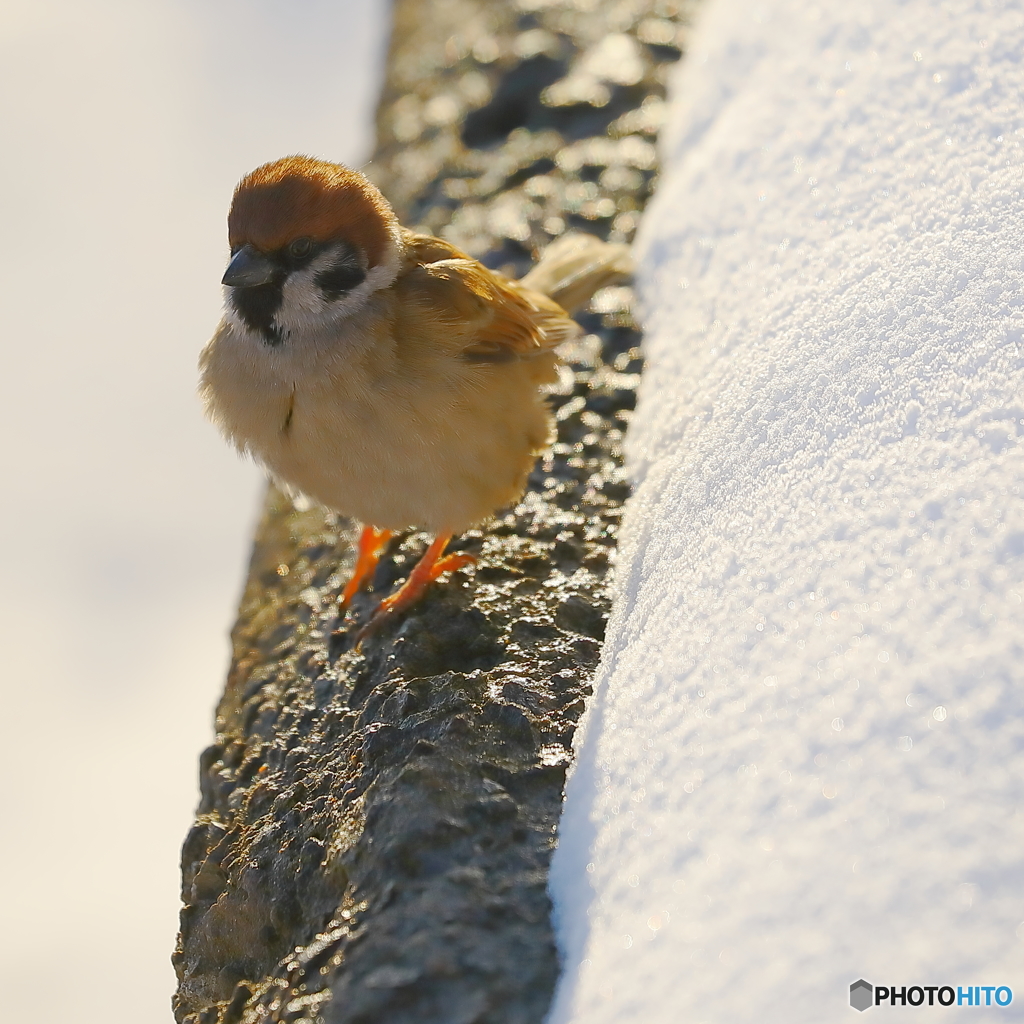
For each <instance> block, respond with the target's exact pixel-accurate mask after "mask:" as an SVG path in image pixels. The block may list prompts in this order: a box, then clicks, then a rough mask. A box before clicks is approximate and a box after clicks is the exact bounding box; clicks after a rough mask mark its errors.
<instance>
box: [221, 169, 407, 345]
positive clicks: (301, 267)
mask: <svg viewBox="0 0 1024 1024" xmlns="http://www.w3.org/2000/svg"><path fill="white" fill-rule="evenodd" d="M228 241H229V243H230V245H231V262H230V263H229V264H228V269H227V271H226V272H225V274H224V277H223V280H222V283H223V284H224V285H226V286H227V307H228V312H229V315H232V314H233V315H234V316H235V317H237V318H238V319H239V320H241V321H242V323H244V324H245V326H246V327H248V328H249V329H250V330H251V331H253V332H255V333H256V334H258V335H259V336H260V337H261V338H262V339H263V341H264V342H266V343H267V344H268V345H279V344H281V343H282V342H284V341H286V340H287V339H288V338H289V337H291V336H293V335H295V334H301V333H303V332H309V331H320V330H324V329H325V328H329V327H330V326H331V324H333V323H334V322H336V321H337V320H339V319H341V318H344V317H348V316H351V315H352V314H353V313H354V312H356V311H357V310H359V309H360V308H362V307H363V306H364V305H365V304H366V302H367V300H368V299H369V297H370V296H371V294H372V293H373V292H375V291H377V290H379V289H381V288H387V287H389V286H390V285H391V284H392V282H393V281H394V279H395V276H396V274H397V273H398V264H399V258H400V249H401V236H400V231H399V227H398V221H397V219H396V218H395V214H394V211H393V210H392V209H391V207H390V206H389V205H388V202H387V200H386V199H385V198H384V197H383V196H382V195H381V194H380V192H379V191H378V190H377V188H375V187H374V185H372V184H371V183H370V182H369V181H368V180H367V179H366V177H365V176H364V175H362V174H360V173H359V172H358V171H353V170H350V169H349V168H347V167H343V166H342V165H341V164H331V163H327V162H325V161H323V160H314V159H313V158H311V157H306V156H289V157H285V158H284V159H282V160H275V161H274V162H273V163H269V164H264V165H263V166H262V167H257V168H256V170H255V171H253V172H252V173H251V174H248V175H246V176H245V177H244V178H243V179H242V180H241V181H240V182H239V184H238V187H237V188H236V189H235V196H234V199H233V200H232V203H231V212H230V213H229V214H228Z"/></svg>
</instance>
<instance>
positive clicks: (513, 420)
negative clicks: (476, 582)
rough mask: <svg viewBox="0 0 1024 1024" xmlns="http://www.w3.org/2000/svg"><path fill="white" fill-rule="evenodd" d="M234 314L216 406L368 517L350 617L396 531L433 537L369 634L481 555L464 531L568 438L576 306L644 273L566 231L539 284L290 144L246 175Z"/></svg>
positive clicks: (348, 595)
mask: <svg viewBox="0 0 1024 1024" xmlns="http://www.w3.org/2000/svg"><path fill="white" fill-rule="evenodd" d="M228 241H229V244H230V248H231V258H230V262H229V264H228V267H227V271H226V272H225V274H224V277H223V280H222V284H223V285H224V290H225V303H224V315H223V318H222V320H221V322H220V324H219V325H218V327H217V329H216V332H215V333H214V336H213V338H212V340H211V341H210V342H209V344H208V345H207V346H206V348H205V349H204V350H203V352H202V355H201V356H200V373H201V381H200V394H201V396H202V399H203V402H204V404H205V407H206V412H207V414H208V415H209V417H210V418H211V419H212V420H213V422H214V423H215V424H216V425H217V426H218V427H219V428H220V430H221V431H222V433H223V434H224V435H225V436H226V437H227V438H228V439H229V440H230V441H231V442H233V443H234V445H235V446H236V447H237V448H238V449H239V450H240V451H241V452H242V453H245V454H248V455H250V456H252V457H253V458H255V460H256V461H257V462H259V463H261V464H262V465H263V466H264V467H265V468H266V469H267V470H268V471H269V473H270V474H271V475H272V476H273V477H275V478H277V479H278V480H279V481H281V482H283V483H284V484H285V485H287V486H289V487H290V488H292V489H294V490H297V491H300V492H302V493H304V494H306V495H307V496H308V497H310V498H312V499H314V500H316V501H318V502H320V503H321V504H323V505H325V506H327V507H328V508H331V509H333V510H335V511H337V512H340V513H342V514H344V515H346V516H349V517H351V518H353V519H355V520H358V521H359V522H361V523H363V524H364V526H363V530H362V534H361V536H360V538H359V542H358V546H357V553H356V562H355V568H354V570H353V572H352V575H351V578H350V579H349V580H348V583H347V584H346V586H345V588H344V590H343V591H342V593H341V596H340V598H339V615H341V616H343V615H344V613H345V610H346V608H347V607H348V605H349V602H350V601H351V600H352V598H353V596H354V595H355V594H356V593H357V592H358V591H359V590H360V589H361V588H362V587H363V585H364V584H365V583H366V582H367V580H369V579H370V577H371V576H372V574H373V571H374V569H375V567H376V565H377V562H378V561H379V559H380V558H381V555H382V553H383V550H384V548H385V546H386V544H387V541H388V539H389V538H390V537H391V536H392V534H393V533H395V532H397V531H400V530H404V529H407V528H410V527H415V528H418V529H421V530H424V531H426V532H428V533H430V534H431V535H433V537H434V538H435V539H434V540H433V542H432V543H431V544H430V545H429V547H428V548H427V550H426V552H425V553H424V555H423V556H422V558H421V559H420V560H419V562H418V563H417V564H416V566H415V567H414V568H413V570H412V572H411V573H410V575H409V577H408V578H407V580H406V581H405V582H404V583H403V584H402V586H401V587H400V588H399V589H398V590H397V592H396V593H394V594H392V595H391V596H389V597H387V598H386V599H385V600H383V601H381V603H380V604H379V605H378V607H377V609H376V610H375V612H374V613H373V615H372V617H371V618H370V620H369V622H368V623H367V625H366V626H365V627H364V628H363V630H362V631H361V632H360V633H359V635H358V637H357V642H361V641H362V639H363V638H364V637H365V636H366V635H368V634H369V633H370V632H372V631H373V630H375V629H376V628H378V627H379V626H380V625H381V623H382V622H384V621H386V620H387V619H388V618H389V617H391V616H394V615H395V614H397V613H399V612H401V611H403V610H404V609H406V608H408V607H409V606H410V605H412V604H413V603H414V602H415V601H417V600H418V599H419V598H420V597H421V596H422V594H423V592H424V591H425V589H426V588H427V587H428V586H429V584H430V583H431V582H432V581H434V580H436V579H437V578H438V577H439V576H441V575H442V574H444V573H447V572H451V571H453V570H456V569H459V568H462V567H463V566H465V565H467V564H469V563H471V562H472V561H473V559H472V557H471V556H469V555H466V554H447V555H446V554H445V553H444V551H445V547H446V546H447V544H448V541H449V540H450V538H451V537H452V536H453V535H454V534H457V533H461V532H462V531H464V530H466V529H468V528H470V527H472V526H474V525H476V524H478V523H480V522H482V521H483V520H485V519H486V518H487V517H488V516H490V515H491V514H492V513H493V512H494V511H495V510H497V509H500V508H502V507H504V506H507V505H509V504H511V503H513V502H515V501H516V500H517V499H518V498H519V497H520V496H521V494H522V493H523V491H524V489H525V486H526V481H527V477H528V475H529V473H530V471H531V469H532V467H533V464H534V460H535V459H536V457H537V455H538V453H539V452H541V451H542V450H543V449H544V448H545V447H546V446H547V445H548V444H549V442H550V440H551V437H552V417H551V414H550V411H549V410H548V407H547V404H546V401H545V398H544V388H545V387H546V386H547V385H550V384H552V383H553V382H554V381H555V380H556V379H557V362H558V356H557V353H556V348H557V346H559V345H560V344H562V343H563V342H565V341H567V340H569V339H570V338H572V337H573V336H575V335H576V333H577V332H578V330H579V328H578V326H577V324H576V323H575V321H574V320H572V319H571V317H570V315H569V313H568V312H567V311H566V309H565V308H564V307H563V305H560V304H559V302H558V301H556V298H557V299H560V300H561V302H564V303H565V304H566V305H567V306H569V307H570V308H573V307H575V306H578V305H581V304H582V303H583V302H585V301H587V300H588V299H589V298H590V296H591V294H592V293H593V292H594V291H596V290H597V288H599V287H601V286H602V285H604V284H606V283H608V282H610V281H612V280H615V279H617V278H619V277H621V276H622V275H623V274H624V273H626V272H628V269H629V267H628V255H627V253H626V250H625V247H624V246H615V245H608V244H607V243H604V242H602V241H600V240H599V239H597V238H594V237H593V236H590V235H581V236H575V237H571V236H564V237H563V238H562V239H559V240H558V242H556V243H554V244H553V245H552V246H550V247H549V253H550V255H549V256H548V258H546V259H545V260H543V261H542V262H541V263H540V264H539V265H538V266H536V267H535V268H534V269H533V270H532V271H531V272H530V274H528V275H527V276H526V277H525V278H524V279H522V280H521V281H517V280H513V279H510V278H507V277H505V276H503V275H501V274H499V273H496V272H495V271H492V270H489V269H488V268H486V267H485V266H483V264H481V263H480V262H478V261H477V260H475V259H472V258H471V257H469V256H467V255H466V253H464V252H462V251H460V250H459V249H458V248H456V247H455V246H454V245H452V244H451V243H449V242H447V241H444V240H442V239H439V238H434V237H432V236H429V235H424V234H417V233H415V232H413V231H410V230H408V229H406V228H403V227H402V226H401V225H400V224H399V222H398V219H397V217H396V215H395V213H394V211H393V210H392V208H391V206H390V205H389V204H388V202H387V200H386V199H385V198H384V196H383V195H382V194H381V193H380V191H379V190H378V189H377V188H376V187H375V186H374V185H373V184H372V183H371V182H370V181H369V179H368V178H366V177H365V175H363V174H361V173H360V172H358V171H356V170H352V169H350V168H348V167H345V166H343V165H341V164H335V163H328V162H326V161H322V160H317V159H313V158H311V157H307V156H290V157H285V158H283V159H281V160H276V161H273V162H271V163H267V164H264V165H263V166H261V167H258V168H257V169H256V170H254V171H253V172H252V173H251V174H248V175H246V176H245V177H244V178H243V179H242V180H241V182H239V184H238V186H237V188H236V189H235V193H234V197H233V200H232V203H231V208H230V212H229V214H228Z"/></svg>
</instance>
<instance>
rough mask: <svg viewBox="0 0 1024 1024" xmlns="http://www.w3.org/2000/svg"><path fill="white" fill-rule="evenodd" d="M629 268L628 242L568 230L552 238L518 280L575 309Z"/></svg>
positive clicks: (630, 263)
mask: <svg viewBox="0 0 1024 1024" xmlns="http://www.w3.org/2000/svg"><path fill="white" fill-rule="evenodd" d="M632 270H633V261H632V258H631V257H630V253H629V246H627V245H622V244H617V243H614V242H602V241H601V239H600V238H595V237H594V235H585V234H576V233H571V234H566V235H562V236H561V237H560V238H557V239H556V240H555V241H554V242H552V243H551V245H549V246H548V247H547V249H545V250H544V255H543V257H542V258H541V261H540V263H538V264H537V266H535V267H534V268H533V269H532V270H531V271H530V272H529V273H528V274H527V275H526V276H525V277H524V278H522V279H521V280H520V282H519V283H520V284H522V285H524V286H525V287H527V288H532V289H534V290H535V291H538V292H541V293H542V294H544V295H547V296H548V297H549V298H551V299H554V300H555V302H557V303H558V304H559V305H560V306H561V307H562V308H563V309H564V310H566V312H568V313H575V312H576V311H577V310H578V309H581V308H582V307H583V306H585V305H586V304H587V303H588V302H589V301H590V299H591V297H592V296H593V294H594V292H596V291H597V290H598V289H600V288H604V287H605V286H606V285H609V284H614V283H615V282H616V281H621V280H622V279H623V278H625V277H628V276H629V275H630V274H631V273H632Z"/></svg>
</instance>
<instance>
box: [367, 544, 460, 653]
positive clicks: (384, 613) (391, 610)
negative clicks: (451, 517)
mask: <svg viewBox="0 0 1024 1024" xmlns="http://www.w3.org/2000/svg"><path fill="white" fill-rule="evenodd" d="M450 537H451V534H448V535H447V536H444V537H438V538H437V540H435V541H434V542H433V543H432V544H431V545H430V547H428V548H427V550H426V552H425V553H424V555H423V557H422V558H421V559H420V560H419V561H418V562H417V563H416V567H415V568H414V569H413V571H412V572H411V573H409V578H408V579H407V580H406V581H405V582H404V583H403V584H402V585H401V587H399V588H398V590H396V591H395V593H393V594H392V595H391V596H390V597H387V598H385V599H384V600H383V601H381V603H380V604H379V605H377V608H376V610H375V611H374V613H373V616H372V617H371V618H370V621H369V622H367V624H366V625H365V626H363V628H362V629H361V630H360V631H359V633H358V634H357V635H356V647H357V648H358V647H359V645H360V644H361V643H362V642H363V641H364V640H365V639H366V638H367V637H368V636H370V634H372V633H375V632H376V631H377V630H378V629H380V627H381V626H382V625H383V624H384V623H385V622H387V621H388V620H389V619H391V618H393V617H394V616H395V615H398V614H399V613H400V612H404V611H405V610H406V609H407V608H410V607H412V605H414V604H415V603H416V602H417V601H419V600H420V598H422V597H423V595H424V593H425V592H426V589H427V587H429V586H430V584H431V583H433V582H434V580H436V579H437V578H438V577H439V576H441V575H443V574H444V573H446V572H454V571H455V570H456V569H461V568H463V566H466V565H472V564H473V563H474V562H475V561H476V558H475V557H474V556H473V555H465V554H455V555H445V556H444V557H443V558H442V557H440V555H441V552H442V551H444V548H445V545H446V544H447V543H448V541H449V539H450Z"/></svg>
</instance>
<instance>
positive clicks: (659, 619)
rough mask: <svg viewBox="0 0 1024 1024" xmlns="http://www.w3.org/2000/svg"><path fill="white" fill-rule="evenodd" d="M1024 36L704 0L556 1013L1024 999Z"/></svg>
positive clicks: (672, 189)
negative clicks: (855, 992)
mask: <svg viewBox="0 0 1024 1024" xmlns="http://www.w3.org/2000/svg"><path fill="white" fill-rule="evenodd" d="M1022 54H1024V17H1022V7H1021V4H1020V3H1012V4H1010V3H1007V4H1003V3H999V2H993V0H988V2H985V0H974V2H957V0H950V2H945V3H942V4H938V3H933V2H926V0H906V2H903V3H894V2H892V0H867V2H859V3H849V2H839V0H828V2H824V3H818V4H816V5H815V4H808V3H807V0H765V2H763V3H761V4H759V5H752V4H749V3H745V2H743V0H709V4H708V7H707V8H706V11H705V15H704V19H703V22H702V24H701V25H700V26H699V28H698V30H697V33H696V36H695V39H694V45H693V49H692V51H691V54H690V56H689V57H688V59H687V61H686V63H685V65H684V66H683V67H682V68H681V70H680V74H679V76H678V78H677V80H676V82H675V83H674V84H675V95H676V100H675V106H674V108H673V113H672V115H671V118H672V123H671V125H670V126H669V128H668V130H667V132H666V140H665V148H664V157H665V164H666V168H667V169H666V173H665V176H664V180H663V183H662V185H661V189H660V193H659V195H658V197H657V201H656V202H655V204H654V206H653V208H652V209H651V210H650V211H649V214H648V216H647V219H646V226H645V234H644V237H643V240H642V242H641V247H640V248H641V254H642V260H643V270H642V278H643V293H644V296H645V299H644V315H645V319H646V323H647V325H648V331H649V333H648V338H647V352H648V356H649V360H650V363H649V368H648V370H647V373H646V377H645V380H644V384H643V390H642V400H641V406H640V409H639V410H638V413H637V417H636V421H635V426H634V429H633V431H632V434H631V438H630V442H631V446H630V453H629V454H630V459H631V463H632V467H633V470H634V471H635V473H636V474H637V477H638V480H639V487H638V491H637V494H636V497H635V498H634V499H633V502H632V504H631V506H630V509H629V513H628V517H627V525H626V530H625V535H624V538H623V546H622V550H621V555H620V559H621V561H620V574H619V580H618V584H617V587H618V593H617V610H616V611H615V613H614V615H613V618H612V621H611V623H610V628H609V634H608V641H607V650H606V656H605V661H604V663H603V666H602V671H601V675H600V679H599V685H598V688H597V693H596V696H595V699H594V704H593V708H592V710H591V712H590V715H589V718H588V721H587V723H586V727H585V729H584V731H583V733H582V734H581V740H580V742H579V762H578V767H577V770H576V773H575V775H574V776H573V778H572V780H571V782H570V786H569V793H568V798H567V802H566V808H565V816H564V819H563V823H562V826H561V845H560V847H559V850H558V853H557V856H556V860H555V866H554V873H553V881H552V891H553V894H554V897H555V901H556V906H557V916H558V923H559V929H560V936H561V942H562V944H563V949H564V952H565V959H566V963H565V976H564V978H563V980H562V984H561V986H560V989H559V993H558V996H557V999H556V1004H555V1008H554V1010H553V1012H552V1016H551V1021H552V1022H553V1024H564V1022H569V1021H574V1022H576V1021H580V1022H582V1021H586V1022H587V1024H600V1022H605V1021H616V1022H623V1024H625V1022H634V1021H636V1022H640V1021H643V1022H645V1024H651V1022H662V1021H664V1022H669V1021H671V1022H679V1021H692V1022H698V1021H715V1022H726V1021H735V1022H747V1021H752V1020H757V1021H776V1020H777V1021H786V1022H788V1024H794V1022H803V1021H808V1022H810V1021H814V1022H820V1021H830V1020H836V1019H844V1020H845V1019H850V1018H848V1016H847V1015H849V1014H851V1013H854V1011H852V1010H851V1009H850V1008H849V1000H848V992H849V985H850V983H851V982H853V981H856V980H857V979H858V978H861V977H863V978H865V979H867V980H868V981H869V982H871V983H872V984H875V985H885V986H890V985H895V986H897V987H899V986H902V985H907V986H912V985H922V986H923V985H951V986H958V985H959V986H968V985H1007V986H1010V987H1011V988H1012V989H1013V990H1014V1001H1013V1003H1012V1004H1011V1005H1010V1006H1008V1007H1007V1008H1006V1009H1004V1010H997V1009H995V1008H993V1009H992V1010H989V1011H982V1013H981V1014H978V1013H977V1012H976V1011H975V1009H974V1008H968V1007H966V1006H965V1007H961V1008H958V1007H956V1006H954V1007H952V1008H951V1009H949V1010H946V1011H942V1012H943V1016H944V1019H958V1020H959V1019H961V1017H967V1016H972V1019H986V1020H989V1019H999V1020H1020V1019H1024V967H1022V964H1024V941H1022V940H1024V924H1022V922H1024V788H1022V780H1024V753H1022V739H1024V729H1022V710H1024V688H1022V685H1021V684H1022V683H1024V667H1022V646H1024V645H1022V639H1024V609H1022V607H1021V599H1022V595H1024V564H1022V563H1024V557H1022V556H1024V507H1022V501H1021V493H1020V492H1021V484H1022V480H1024V446H1022V444H1021V437H1022V435H1024V356H1022V337H1024V285H1022V272H1024V200H1022V197H1021V190H1022V173H1021V171H1022V150H1021V140H1022V139H1024V128H1022V127H1021V126H1022V125H1024V116H1022V107H1021V99H1022V95H1024V90H1022V85H1024V68H1022V65H1021V60H1022ZM983 998H984V996H983ZM875 1012H876V1013H877V1012H880V1011H877V1010H876V1011H875ZM929 1012H930V1013H932V1014H934V1013H936V1012H940V1011H938V1009H937V1008H935V1009H932V1010H931V1011H929V1010H928V1007H927V1004H926V1005H925V1007H924V1008H923V1009H922V1010H921V1011H915V1010H912V1009H909V1008H907V1009H906V1010H903V1011H901V1016H907V1017H911V1018H915V1019H916V1018H917V1017H918V1016H919V1015H920V1014H922V1013H923V1014H928V1013H929Z"/></svg>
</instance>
